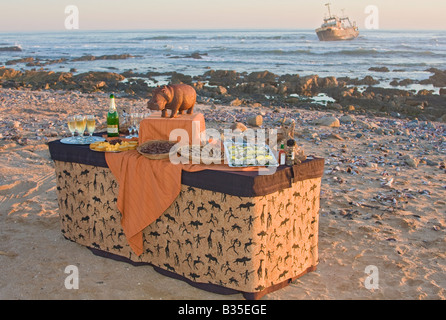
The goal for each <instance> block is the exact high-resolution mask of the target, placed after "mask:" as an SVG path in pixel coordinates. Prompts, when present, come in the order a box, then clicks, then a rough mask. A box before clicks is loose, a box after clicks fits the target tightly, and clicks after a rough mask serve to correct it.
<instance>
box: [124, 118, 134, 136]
mask: <svg viewBox="0 0 446 320" xmlns="http://www.w3.org/2000/svg"><path fill="white" fill-rule="evenodd" d="M134 131H135V113H130V124H129V135H128V136H127V137H126V138H127V139H131V138H133V137H134V134H133V133H134Z"/></svg>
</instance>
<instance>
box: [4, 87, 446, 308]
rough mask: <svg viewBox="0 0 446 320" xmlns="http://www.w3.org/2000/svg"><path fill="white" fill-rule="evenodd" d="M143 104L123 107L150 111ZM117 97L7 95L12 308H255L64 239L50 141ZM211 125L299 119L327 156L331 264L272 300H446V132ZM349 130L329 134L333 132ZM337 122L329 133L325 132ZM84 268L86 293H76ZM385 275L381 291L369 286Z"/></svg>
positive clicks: (218, 111) (268, 109) (421, 126)
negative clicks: (59, 304)
mask: <svg viewBox="0 0 446 320" xmlns="http://www.w3.org/2000/svg"><path fill="white" fill-rule="evenodd" d="M145 103H146V100H145V99H143V98H137V99H132V98H118V99H117V105H118V107H121V108H123V107H125V108H130V107H142V106H144V105H145ZM107 107H108V100H107V94H105V93H80V92H72V91H71V92H70V91H61V90H60V91H59V90H49V91H45V90H42V91H40V90H39V91H32V90H29V89H24V88H21V89H20V90H15V89H5V88H3V89H0V114H1V115H0V156H1V159H2V161H1V162H0V219H1V221H0V240H1V241H0V268H1V270H2V272H1V273H0V299H2V300H16V299H25V300H28V299H50V300H53V299H67V300H69V299H148V300H149V299H153V300H160V299H163V300H164V299H243V297H242V295H241V294H240V295H231V296H223V295H217V294H213V293H209V292H206V291H201V290H199V289H196V288H193V287H191V286H190V285H188V284H186V283H184V282H181V281H179V280H174V279H171V278H168V277H165V276H162V275H160V274H158V273H157V272H155V271H154V270H153V268H152V267H148V266H140V267H134V266H131V265H129V264H126V263H123V262H117V261H113V260H109V259H105V258H102V257H98V256H95V255H93V254H92V253H91V252H90V251H89V250H88V249H87V248H85V247H82V246H80V245H78V244H76V243H73V242H70V241H68V240H66V239H64V237H63V236H62V233H61V232H60V222H59V216H58V202H57V195H56V177H55V173H54V165H53V161H52V160H51V159H50V155H49V152H48V146H47V143H48V142H49V141H52V140H55V139H60V138H62V137H66V136H68V135H69V133H68V130H67V127H66V117H67V116H68V115H72V114H95V115H96V116H97V117H98V119H99V120H100V124H99V129H100V128H101V126H102V128H103V126H104V121H105V114H106V112H107ZM195 112H201V113H203V114H204V116H205V119H206V125H207V126H208V127H215V128H220V129H224V128H229V127H230V126H231V125H232V124H233V122H234V121H238V122H242V123H244V124H248V120H249V119H250V118H251V117H252V116H255V115H261V116H262V117H263V127H274V126H275V125H276V123H277V121H279V120H280V119H283V117H288V118H291V117H292V118H294V119H296V140H297V143H298V144H299V145H300V146H301V147H302V148H303V149H304V151H305V153H306V154H307V155H314V156H317V157H323V158H325V173H324V176H323V179H322V193H321V209H320V224H319V264H318V267H317V270H316V271H315V272H311V273H309V274H306V275H305V276H303V277H301V278H299V279H298V280H297V281H295V282H293V283H292V284H291V285H290V286H288V287H286V288H284V289H282V290H279V291H276V292H274V293H271V294H269V295H267V296H265V297H263V299H264V300H268V299H282V300H287V299H309V300H317V299H329V300H331V299H366V300H368V299H383V300H388V299H389V300H390V299H398V300H400V299H404V300H406V299H427V300H437V299H446V277H445V274H446V252H445V248H446V216H445V213H446V168H445V164H446V130H445V129H446V124H445V123H444V122H436V121H426V120H425V121H422V120H415V119H406V118H390V117H386V118H383V117H379V116H371V115H369V114H367V113H356V112H355V110H354V108H350V111H349V110H345V109H340V110H327V111H322V110H305V109H290V108H282V107H277V106H262V105H261V104H258V105H256V106H243V105H242V106H230V105H229V104H228V105H218V104H214V103H204V102H200V103H199V104H198V105H197V106H196V109H195ZM333 117H334V118H336V119H337V120H338V121H339V123H338V124H339V126H337V125H336V123H337V122H336V121H335V126H327V124H330V123H329V122H327V121H329V120H331V121H332V122H331V123H333ZM324 124H325V125H324ZM69 265H75V266H77V267H78V269H79V276H80V283H79V289H72V290H68V289H66V288H65V286H64V281H65V278H66V277H67V276H68V274H67V273H65V272H64V271H65V268H66V267H67V266H69ZM370 266H374V268H375V269H374V270H377V271H378V272H379V273H378V274H377V273H375V275H377V276H378V278H377V279H378V281H379V282H378V283H375V284H378V287H377V288H375V289H370V288H369V289H367V286H366V283H367V277H368V273H366V269H367V268H368V267H369V268H370Z"/></svg>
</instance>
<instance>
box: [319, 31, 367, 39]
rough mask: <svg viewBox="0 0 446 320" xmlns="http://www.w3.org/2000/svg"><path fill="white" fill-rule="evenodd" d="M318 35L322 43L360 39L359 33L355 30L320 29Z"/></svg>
mask: <svg viewBox="0 0 446 320" xmlns="http://www.w3.org/2000/svg"><path fill="white" fill-rule="evenodd" d="M316 34H317V36H318V38H319V40H320V41H342V40H353V39H355V38H357V37H358V35H359V31H358V30H356V29H354V28H346V29H338V28H319V29H316Z"/></svg>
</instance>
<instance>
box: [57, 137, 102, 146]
mask: <svg viewBox="0 0 446 320" xmlns="http://www.w3.org/2000/svg"><path fill="white" fill-rule="evenodd" d="M103 141H105V138H103V137H98V136H92V137H83V138H79V137H74V138H73V137H68V138H63V139H61V140H60V142H61V143H63V144H78V145H87V144H91V143H94V142H103Z"/></svg>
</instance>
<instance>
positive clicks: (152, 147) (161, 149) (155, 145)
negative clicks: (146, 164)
mask: <svg viewBox="0 0 446 320" xmlns="http://www.w3.org/2000/svg"><path fill="white" fill-rule="evenodd" d="M176 144H177V143H176V142H173V141H167V140H150V141H146V142H144V143H142V144H141V145H139V147H138V148H137V149H136V150H138V152H139V153H140V154H141V155H143V156H144V157H146V158H148V159H151V160H161V159H167V158H169V154H170V152H174V153H176V151H174V150H172V147H173V146H175V145H176Z"/></svg>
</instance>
